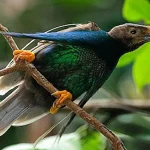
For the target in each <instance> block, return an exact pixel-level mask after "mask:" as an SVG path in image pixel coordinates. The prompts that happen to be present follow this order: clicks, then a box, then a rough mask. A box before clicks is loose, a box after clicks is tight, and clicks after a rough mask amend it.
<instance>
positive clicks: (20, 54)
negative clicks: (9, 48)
mask: <svg viewBox="0 0 150 150" xmlns="http://www.w3.org/2000/svg"><path fill="white" fill-rule="evenodd" d="M13 55H14V60H15V61H16V62H17V61H18V60H19V59H22V60H25V61H27V62H33V61H34V59H35V54H34V53H32V52H30V51H27V50H15V51H14V52H13Z"/></svg>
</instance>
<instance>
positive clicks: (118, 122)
mask: <svg viewBox="0 0 150 150" xmlns="http://www.w3.org/2000/svg"><path fill="white" fill-rule="evenodd" d="M122 9H123V17H124V18H125V19H126V20H127V21H129V22H138V23H144V24H149V23H150V15H149V11H148V10H149V9H150V1H148V0H125V1H124V0H119V1H118V0H111V1H110V0H93V1H91V0H84V1H81V0H45V1H41V0H32V1H31V0H21V1H18V0H11V1H10V0H1V5H0V20H1V23H2V24H4V25H5V26H7V27H8V28H9V30H10V31H15V32H43V31H46V30H49V29H51V28H53V27H56V26H59V25H62V24H67V23H87V22H88V21H94V22H96V23H97V24H98V25H99V26H100V28H102V29H104V30H107V31H108V30H109V29H111V28H112V27H113V26H115V25H118V24H122V23H125V22H126V21H125V20H124V19H123V17H122ZM15 40H16V42H17V43H18V45H19V47H20V48H21V47H23V46H24V45H25V44H26V43H27V42H28V41H29V40H23V39H20V40H19V39H15ZM0 45H1V46H0V61H1V63H0V67H1V68H2V67H4V65H6V61H7V62H8V61H9V60H10V59H11V58H12V52H11V50H10V48H9V46H8V44H7V43H6V41H5V40H4V39H3V37H1V38H0ZM149 46H150V45H149V44H146V45H144V46H142V47H141V48H139V49H138V50H137V51H135V52H131V53H128V54H126V55H124V56H122V58H121V60H120V61H119V64H118V67H119V68H118V69H116V70H115V71H114V72H113V74H112V76H111V77H110V78H109V80H108V81H107V82H106V83H105V87H107V88H108V87H109V89H110V90H111V91H112V92H116V93H117V94H118V95H120V96H122V97H125V98H136V99H137V98H144V96H145V95H144V94H143V93H142V94H143V95H144V96H143V95H141V94H139V93H137V90H136V88H135V85H134V82H133V81H132V78H131V67H132V72H133V78H134V81H135V83H136V85H137V86H138V87H139V88H140V89H141V88H142V87H144V86H145V85H146V84H148V83H149V82H150V70H149V59H148V57H149V55H150V54H149V53H150V52H149ZM112 92H110V95H109V98H112V97H113V96H114V94H113V93H112ZM148 92H149V91H148ZM105 94H106V93H105ZM105 94H103V93H102V92H101V91H100V92H97V94H95V95H94V98H97V99H99V98H100V97H103V96H102V95H105ZM106 95H107V94H106ZM106 97H107V96H106ZM114 97H115V96H114ZM3 98H4V97H2V98H1V99H3ZM120 113H121V112H120ZM108 114H109V113H108ZM97 116H98V117H99V116H101V115H99V114H98V115H97ZM55 117H56V118H60V117H62V116H61V115H60V114H59V115H57V114H56V115H55ZM110 117H111V118H109V115H108V116H107V115H106V118H108V120H109V119H110V121H107V122H105V121H104V120H105V119H102V118H99V119H100V120H101V121H102V122H104V123H105V124H106V125H107V126H108V127H109V128H110V129H112V130H113V131H114V132H115V133H116V134H117V135H119V136H120V137H121V138H122V139H123V141H124V142H125V145H126V147H127V148H128V149H129V150H141V149H148V148H149V147H150V144H149V143H150V141H149V139H150V127H149V124H150V119H149V117H143V116H142V115H139V114H133V115H131V114H128V115H120V114H118V116H117V117H112V115H110ZM56 120H57V119H56ZM53 123H55V122H54V121H53ZM43 124H45V122H40V126H42V125H43ZM81 124H83V122H82V121H81V120H79V119H78V120H77V119H76V120H75V121H74V122H73V124H72V125H71V126H70V130H69V131H71V132H72V131H74V130H75V129H76V128H77V127H78V126H81ZM24 129H25V127H24V128H22V127H17V128H11V129H10V130H8V132H7V133H6V134H5V135H3V136H2V137H0V149H2V148H4V147H6V146H8V145H11V144H16V143H21V142H31V141H29V139H28V137H29V136H30V137H32V136H33V135H32V134H33V132H31V130H30V133H29V132H27V134H29V135H28V137H26V136H25V135H26V133H25V131H27V130H28V128H26V129H25V130H24ZM58 131H59V128H58V129H57V130H56V131H55V132H54V134H56V133H57V132H58ZM36 138H37V137H36ZM55 138H56V137H50V138H46V139H44V140H43V141H41V142H40V143H39V144H38V147H37V148H38V149H40V150H42V149H45V150H47V149H48V148H49V147H51V148H49V149H53V150H55V149H54V147H53V148H52V146H53V143H54V141H55ZM10 139H11V140H10ZM61 140H62V142H61V141H60V142H59V144H58V147H57V145H56V147H55V148H56V150H57V149H59V150H61V149H71V150H81V149H82V150H85V149H87V150H88V149H94V150H98V149H99V150H104V149H107V150H110V149H111V148H110V145H109V144H108V142H106V139H105V138H104V137H103V136H102V135H100V134H99V133H97V132H96V131H92V130H91V129H86V128H82V127H81V128H80V129H79V130H78V131H77V132H76V133H71V134H66V135H65V137H63V138H62V139H61ZM40 144H41V147H40ZM68 147H69V148H68ZM28 148H29V149H31V148H32V145H31V144H21V145H15V146H11V147H9V148H5V150H13V149H15V150H23V149H24V150H27V149H28Z"/></svg>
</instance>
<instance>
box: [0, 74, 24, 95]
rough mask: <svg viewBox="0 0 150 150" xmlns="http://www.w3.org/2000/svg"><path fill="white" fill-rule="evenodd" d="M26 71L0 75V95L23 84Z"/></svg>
mask: <svg viewBox="0 0 150 150" xmlns="http://www.w3.org/2000/svg"><path fill="white" fill-rule="evenodd" d="M23 77H24V73H20V72H13V73H10V74H7V75H5V76H3V77H0V95H5V94H6V93H7V92H8V91H9V90H11V89H13V88H14V87H16V86H18V85H20V84H22V82H23Z"/></svg>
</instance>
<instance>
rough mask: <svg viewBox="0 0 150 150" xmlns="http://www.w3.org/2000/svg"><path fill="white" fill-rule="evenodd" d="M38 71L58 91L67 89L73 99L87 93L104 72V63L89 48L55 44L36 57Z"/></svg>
mask: <svg viewBox="0 0 150 150" xmlns="http://www.w3.org/2000/svg"><path fill="white" fill-rule="evenodd" d="M37 58H38V59H37V62H38V63H36V62H35V63H36V65H38V68H39V70H40V71H41V72H42V73H43V74H44V75H45V76H46V78H47V79H48V80H49V81H51V82H52V83H53V84H54V86H56V87H57V88H58V89H59V90H64V89H67V90H68V91H70V92H71V93H72V94H73V96H74V98H77V97H78V96H80V95H81V94H82V93H84V92H85V91H88V90H89V88H90V87H91V86H92V84H93V83H94V82H95V81H96V80H97V78H98V77H101V76H103V74H104V72H105V65H106V64H105V61H103V60H101V59H99V58H98V57H97V56H96V54H95V52H94V50H93V49H91V48H89V47H83V46H74V45H67V44H63V45H62V44H57V45H53V46H50V47H49V48H47V49H46V50H44V51H43V52H41V53H40V54H38V55H37Z"/></svg>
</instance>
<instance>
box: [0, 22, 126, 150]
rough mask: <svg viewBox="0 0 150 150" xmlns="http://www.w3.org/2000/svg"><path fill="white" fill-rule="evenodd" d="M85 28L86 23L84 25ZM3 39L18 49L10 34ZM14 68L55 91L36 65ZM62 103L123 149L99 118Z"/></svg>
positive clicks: (3, 28)
mask: <svg viewBox="0 0 150 150" xmlns="http://www.w3.org/2000/svg"><path fill="white" fill-rule="evenodd" d="M89 24H90V23H89ZM81 26H82V25H81ZM81 26H80V27H79V29H81ZM95 27H96V29H97V26H95ZM76 28H77V27H76ZM86 28H87V25H86ZM0 30H2V31H6V28H5V27H3V26H2V25H1V26H0ZM5 39H6V40H7V42H8V43H9V45H10V47H11V48H12V50H16V49H18V47H17V45H16V43H15V41H14V40H13V39H12V38H11V37H10V36H5ZM16 65H18V64H16ZM20 68H21V69H20ZM10 70H12V69H10ZM16 70H17V71H18V70H24V71H26V72H27V73H28V74H29V75H31V76H32V77H33V78H34V79H35V80H36V81H37V82H38V83H39V84H40V85H41V86H42V87H44V88H45V89H46V90H47V91H48V92H50V93H51V94H52V93H54V92H56V91H57V89H56V88H55V87H54V86H53V85H52V84H51V83H50V82H49V81H48V80H47V79H46V78H45V77H44V76H43V75H42V74H41V73H40V72H39V71H38V70H37V69H36V67H35V66H34V65H33V64H30V63H28V62H25V61H20V62H19V67H16ZM5 72H6V70H5ZM64 105H66V106H68V107H69V109H71V110H72V111H73V112H74V113H76V114H77V115H79V116H80V117H81V118H82V119H84V120H85V121H86V122H88V123H89V124H90V125H92V126H93V127H94V128H95V129H97V130H98V131H100V132H101V133H102V134H103V135H104V136H105V137H107V139H108V140H109V141H110V143H111V144H112V146H113V148H114V150H124V149H125V147H124V146H123V143H122V142H121V141H120V139H119V138H118V137H117V136H116V135H115V134H113V133H112V132H111V131H110V130H109V129H108V128H107V127H106V126H104V125H103V124H102V123H101V122H100V121H99V120H97V119H96V118H94V117H93V116H91V115H89V114H88V113H87V112H85V111H84V110H83V109H81V108H80V107H79V106H78V105H77V104H75V103H74V102H72V101H66V102H64Z"/></svg>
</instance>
